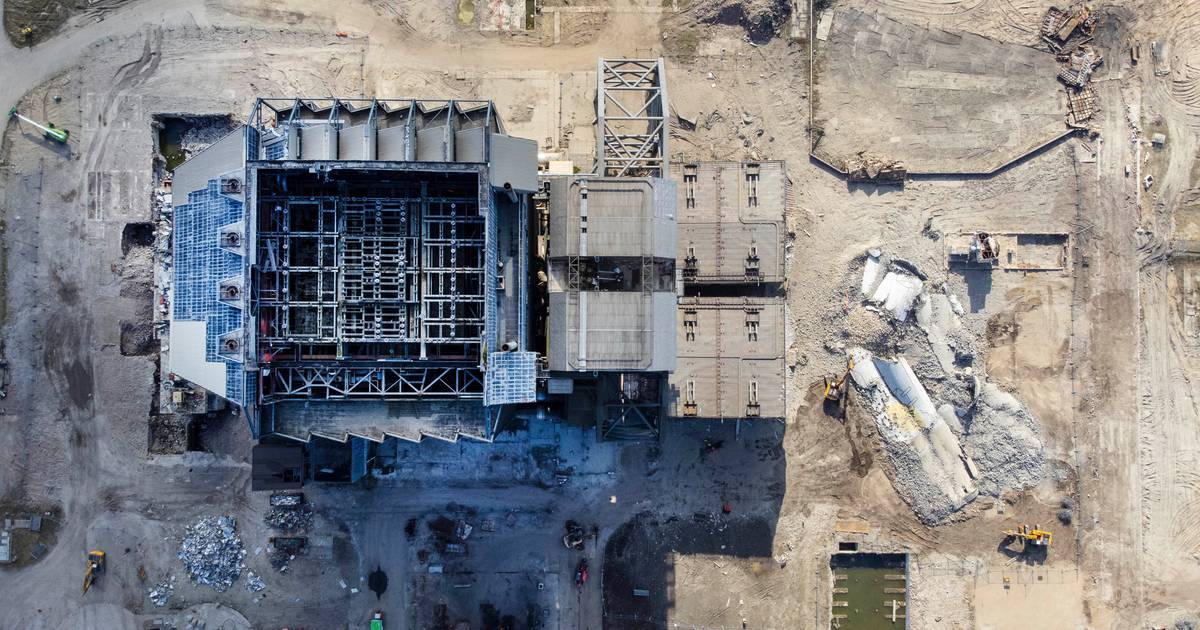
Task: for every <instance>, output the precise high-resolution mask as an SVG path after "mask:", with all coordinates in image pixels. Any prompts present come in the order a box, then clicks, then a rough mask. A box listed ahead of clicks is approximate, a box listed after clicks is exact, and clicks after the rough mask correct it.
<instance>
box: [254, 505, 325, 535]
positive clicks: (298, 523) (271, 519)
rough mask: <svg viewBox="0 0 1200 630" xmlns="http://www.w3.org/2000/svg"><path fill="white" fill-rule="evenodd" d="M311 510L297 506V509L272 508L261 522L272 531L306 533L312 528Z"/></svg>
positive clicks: (304, 506) (305, 506)
mask: <svg viewBox="0 0 1200 630" xmlns="http://www.w3.org/2000/svg"><path fill="white" fill-rule="evenodd" d="M312 520H313V515H312V510H311V509H309V507H308V506H307V505H304V504H297V507H293V508H288V507H273V508H271V510H270V511H269V512H267V515H266V516H265V517H263V522H264V523H266V524H267V526H268V527H271V528H272V529H277V530H280V531H284V532H300V531H308V529H309V528H310V527H312Z"/></svg>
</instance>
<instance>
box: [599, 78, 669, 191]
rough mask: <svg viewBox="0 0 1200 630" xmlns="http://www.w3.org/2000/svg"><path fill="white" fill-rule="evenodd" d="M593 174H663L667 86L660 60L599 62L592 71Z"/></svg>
mask: <svg viewBox="0 0 1200 630" xmlns="http://www.w3.org/2000/svg"><path fill="white" fill-rule="evenodd" d="M596 83H597V89H596V129H597V135H598V137H597V143H596V160H597V169H596V171H597V173H599V174H600V175H604V176H608V177H665V176H666V174H667V167H668V165H667V135H668V133H669V126H668V125H667V114H668V112H669V111H670V110H669V108H668V107H667V85H666V72H665V66H664V65H663V60H662V59H661V58H660V59H603V58H601V59H600V60H599V61H598V62H597V67H596Z"/></svg>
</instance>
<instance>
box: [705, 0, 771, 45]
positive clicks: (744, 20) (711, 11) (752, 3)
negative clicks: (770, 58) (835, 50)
mask: <svg viewBox="0 0 1200 630" xmlns="http://www.w3.org/2000/svg"><path fill="white" fill-rule="evenodd" d="M696 16H697V17H698V18H699V19H700V21H701V22H704V23H705V24H721V25H725V26H738V27H741V28H743V29H745V31H746V37H747V38H748V39H749V40H750V41H751V42H753V43H755V44H765V43H767V42H768V41H770V40H771V38H772V37H775V34H776V33H778V32H779V29H780V28H782V27H783V26H784V25H785V24H787V22H788V19H789V18H791V16H792V3H791V2H790V0H714V1H711V2H708V3H705V4H703V5H701V6H699V7H697V8H696Z"/></svg>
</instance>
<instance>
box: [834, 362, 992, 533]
mask: <svg viewBox="0 0 1200 630" xmlns="http://www.w3.org/2000/svg"><path fill="white" fill-rule="evenodd" d="M850 359H851V361H853V367H852V368H851V370H850V376H851V378H852V382H853V383H854V386H855V388H856V390H857V391H858V392H859V394H860V396H861V400H862V401H864V404H865V406H866V407H867V408H868V409H869V410H870V412H871V413H872V415H873V417H874V418H875V425H876V427H877V428H878V429H879V432H880V435H881V436H882V437H883V442H884V447H885V449H886V450H887V452H888V455H889V457H890V459H891V461H892V464H893V465H894V467H895V472H894V476H893V479H892V483H893V485H895V487H896V491H897V492H898V493H899V494H900V496H901V497H902V498H904V500H905V501H907V502H908V504H909V505H910V506H912V508H913V511H914V512H916V514H917V517H918V518H920V519H921V521H922V522H923V523H926V524H927V525H935V524H937V523H940V522H942V521H943V520H945V519H946V518H947V517H948V516H950V515H951V514H953V513H954V512H956V511H958V510H959V509H961V508H962V507H963V506H965V505H966V504H968V503H970V502H971V501H973V500H974V499H975V497H976V496H978V494H979V491H978V488H977V487H976V485H975V478H976V477H977V476H978V474H979V473H978V471H977V470H976V468H975V464H974V462H973V461H972V460H971V457H970V456H968V455H967V453H966V451H964V450H963V447H962V445H961V444H960V443H959V441H958V437H957V436H955V434H954V433H953V432H952V431H951V430H950V428H949V426H948V425H947V424H946V421H945V420H944V419H943V418H942V416H941V415H940V414H939V412H938V410H937V408H936V407H935V406H934V404H933V400H932V399H931V398H930V397H929V394H928V393H927V392H926V391H925V388H924V387H923V386H922V385H921V382H920V381H919V380H918V379H917V376H916V374H914V373H913V371H912V368H911V367H910V366H909V364H908V361H906V360H905V359H904V358H899V359H896V360H887V359H881V358H878V357H874V356H872V355H871V353H870V352H869V351H867V350H864V349H862V348H853V349H851V351H850Z"/></svg>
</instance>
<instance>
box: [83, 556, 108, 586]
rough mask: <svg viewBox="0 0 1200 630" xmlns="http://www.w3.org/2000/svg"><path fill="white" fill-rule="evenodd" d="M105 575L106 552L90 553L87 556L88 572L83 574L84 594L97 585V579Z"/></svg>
mask: <svg viewBox="0 0 1200 630" xmlns="http://www.w3.org/2000/svg"><path fill="white" fill-rule="evenodd" d="M101 573H104V552H103V551H89V552H88V555H87V572H86V573H84V574H83V594H84V595H87V592H88V589H89V588H92V585H93V584H95V583H96V578H97V577H99V576H100V574H101Z"/></svg>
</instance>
